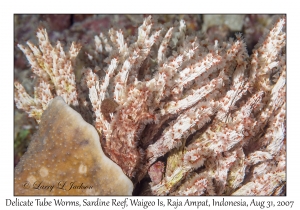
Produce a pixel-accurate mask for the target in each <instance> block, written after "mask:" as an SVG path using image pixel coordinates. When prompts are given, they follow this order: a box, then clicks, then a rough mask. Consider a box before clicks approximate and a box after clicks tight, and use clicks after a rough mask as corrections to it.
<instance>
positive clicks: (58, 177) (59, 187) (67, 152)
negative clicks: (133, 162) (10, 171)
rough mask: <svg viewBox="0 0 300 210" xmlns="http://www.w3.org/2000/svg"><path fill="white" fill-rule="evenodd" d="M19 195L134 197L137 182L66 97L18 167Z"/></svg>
mask: <svg viewBox="0 0 300 210" xmlns="http://www.w3.org/2000/svg"><path fill="white" fill-rule="evenodd" d="M14 188H15V195H131V194H132V190H133V184H132V182H131V181H130V179H129V178H128V177H127V176H126V175H125V174H124V173H123V172H122V170H121V168H120V167H119V166H118V165H117V164H115V163H114V162H113V161H112V160H110V159H109V158H108V157H106V156H105V155H104V153H103V151H102V148H101V146H100V141H99V136H98V133H97V131H96V130H95V128H94V127H93V126H92V125H90V124H88V123H87V122H85V121H84V120H83V118H82V117H81V116H80V114H79V113H77V112H76V111H74V110H73V109H72V108H70V107H69V106H68V105H67V104H66V103H65V102H64V101H63V99H62V98H61V97H56V98H55V99H53V101H52V102H51V103H50V104H49V106H48V108H47V110H46V111H45V112H44V113H43V115H42V119H41V123H40V125H39V130H38V132H37V133H36V134H35V136H34V137H33V139H32V140H31V142H30V145H29V147H28V149H27V152H26V153H25V154H24V155H23V157H22V158H21V160H20V162H19V164H18V165H17V166H16V168H15V184H14Z"/></svg>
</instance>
